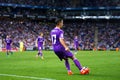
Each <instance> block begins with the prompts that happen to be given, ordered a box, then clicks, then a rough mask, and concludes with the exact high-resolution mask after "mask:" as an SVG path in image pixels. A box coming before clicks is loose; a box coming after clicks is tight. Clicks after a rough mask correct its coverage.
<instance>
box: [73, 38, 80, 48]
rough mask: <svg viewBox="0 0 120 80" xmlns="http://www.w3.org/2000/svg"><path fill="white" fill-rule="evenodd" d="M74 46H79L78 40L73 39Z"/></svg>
mask: <svg viewBox="0 0 120 80" xmlns="http://www.w3.org/2000/svg"><path fill="white" fill-rule="evenodd" d="M74 46H75V47H78V46H79V40H78V38H74Z"/></svg>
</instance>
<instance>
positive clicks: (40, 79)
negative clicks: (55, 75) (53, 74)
mask: <svg viewBox="0 0 120 80" xmlns="http://www.w3.org/2000/svg"><path fill="white" fill-rule="evenodd" d="M0 76H10V77H17V78H28V79H35V80H55V79H50V78H39V77H33V76H20V75H14V74H0Z"/></svg>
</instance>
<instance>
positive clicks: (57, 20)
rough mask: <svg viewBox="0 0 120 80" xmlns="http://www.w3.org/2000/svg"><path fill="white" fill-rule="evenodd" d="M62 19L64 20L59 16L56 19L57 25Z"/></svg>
mask: <svg viewBox="0 0 120 80" xmlns="http://www.w3.org/2000/svg"><path fill="white" fill-rule="evenodd" d="M62 20H63V19H62V18H57V19H56V20H55V23H56V25H58V24H59V23H60V22H61V21H62Z"/></svg>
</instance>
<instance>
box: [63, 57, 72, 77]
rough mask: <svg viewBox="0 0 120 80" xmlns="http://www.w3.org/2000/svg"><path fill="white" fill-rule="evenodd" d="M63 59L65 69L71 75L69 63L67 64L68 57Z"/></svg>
mask: <svg viewBox="0 0 120 80" xmlns="http://www.w3.org/2000/svg"><path fill="white" fill-rule="evenodd" d="M64 60H65V66H66V69H67V70H68V75H72V74H73V73H72V71H71V69H70V64H69V61H68V59H64Z"/></svg>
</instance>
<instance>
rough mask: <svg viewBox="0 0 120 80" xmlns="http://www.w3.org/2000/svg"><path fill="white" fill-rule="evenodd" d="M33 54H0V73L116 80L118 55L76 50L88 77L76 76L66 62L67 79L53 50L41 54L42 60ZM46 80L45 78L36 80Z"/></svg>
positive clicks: (3, 78)
mask: <svg viewBox="0 0 120 80" xmlns="http://www.w3.org/2000/svg"><path fill="white" fill-rule="evenodd" d="M36 53H37V51H25V52H14V54H13V55H9V56H6V54H5V52H0V74H12V75H19V76H31V77H39V78H49V79H55V80H119V79H120V68H119V67H120V52H116V51H79V52H78V54H77V55H76V57H77V58H78V59H79V60H80V62H81V64H82V65H83V66H88V67H89V68H90V74H89V75H80V74H79V70H78V69H77V68H76V66H75V65H74V63H73V62H72V60H70V65H71V70H72V71H73V73H74V74H73V75H71V76H68V75H67V70H66V68H65V66H64V61H60V60H59V59H58V58H57V57H56V55H55V54H54V53H53V51H43V53H44V60H42V59H40V58H37V59H36V57H35V55H36ZM0 80H34V79H29V78H22V77H21V78H20V77H14V76H2V75H0ZM40 80H47V79H40Z"/></svg>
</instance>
